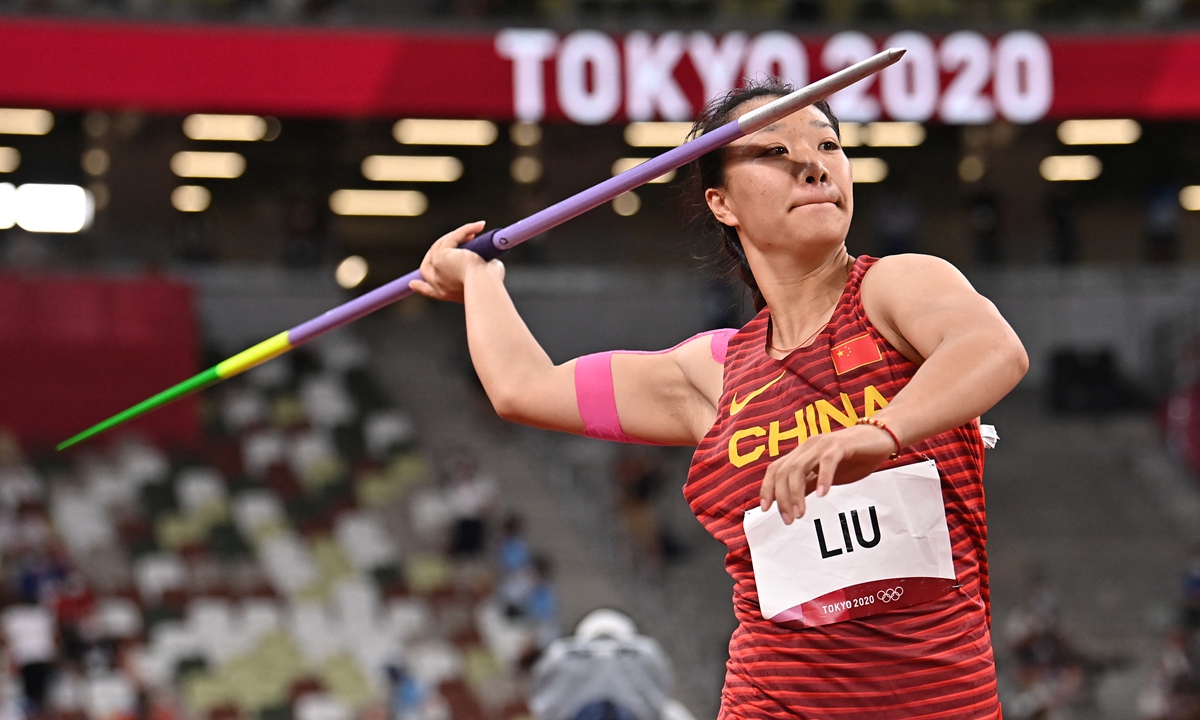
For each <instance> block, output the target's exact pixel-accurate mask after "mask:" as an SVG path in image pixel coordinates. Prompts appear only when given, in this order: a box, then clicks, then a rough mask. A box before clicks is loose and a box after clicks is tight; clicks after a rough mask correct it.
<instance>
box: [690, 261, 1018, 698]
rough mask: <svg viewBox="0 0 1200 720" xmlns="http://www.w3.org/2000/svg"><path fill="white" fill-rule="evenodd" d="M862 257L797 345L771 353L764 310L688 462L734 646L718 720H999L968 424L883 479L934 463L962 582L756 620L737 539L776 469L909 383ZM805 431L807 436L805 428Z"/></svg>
mask: <svg viewBox="0 0 1200 720" xmlns="http://www.w3.org/2000/svg"><path fill="white" fill-rule="evenodd" d="M875 261H876V260H875V259H874V258H868V257H861V258H859V259H858V260H857V261H856V262H855V263H854V268H853V270H852V271H851V273H850V277H849V279H848V280H847V282H846V289H845V291H844V292H843V293H842V296H841V299H840V300H839V301H838V304H837V308H836V309H835V310H834V313H833V317H832V318H831V320H830V321H829V324H828V325H827V326H826V327H825V328H824V329H823V330H822V331H821V333H820V334H819V335H818V336H817V338H816V339H815V340H814V341H813V342H812V344H810V345H809V346H807V347H804V348H801V349H798V350H796V351H794V352H792V353H791V354H790V355H788V356H787V357H786V358H785V359H783V360H775V359H774V358H772V357H770V356H769V355H768V354H767V352H766V347H767V338H768V335H767V333H768V331H769V321H770V313H769V311H768V310H763V311H762V312H760V313H759V314H758V315H757V316H756V317H755V318H754V319H753V320H751V321H750V322H749V323H748V324H747V325H746V326H745V327H744V328H742V329H741V331H739V332H738V333H737V334H736V335H733V336H732V337H730V338H729V346H728V351H727V354H726V357H725V364H724V367H725V375H724V387H723V389H722V393H721V400H720V402H719V404H718V406H717V421H716V422H715V423H714V424H713V426H712V429H711V430H709V432H708V434H707V435H706V436H705V437H704V440H703V441H701V443H700V445H699V447H697V449H696V454H695V457H694V458H693V460H692V466H691V470H690V472H689V473H688V480H687V484H686V485H685V486H684V495H685V496H686V498H687V500H688V503H689V504H690V505H691V507H692V510H693V511H694V512H695V513H696V517H697V518H698V519H699V520H700V522H701V524H703V525H704V527H705V528H706V529H707V530H708V531H709V532H710V533H711V534H712V535H713V537H715V538H716V539H718V540H720V541H721V542H723V543H724V544H725V546H726V547H727V548H728V554H727V556H726V560H725V567H726V570H727V571H728V572H729V574H730V575H731V576H732V577H733V579H734V591H733V605H734V614H735V615H736V616H737V619H738V622H739V626H738V628H737V630H736V631H735V632H734V635H733V638H732V640H731V641H730V644H729V663H728V666H727V673H726V676H725V689H724V691H723V693H722V699H721V720H733V719H734V718H784V717H787V718H794V717H801V718H897V719H900V718H904V719H908V718H945V719H954V720H958V719H962V720H966V719H967V718H972V719H974V718H994V717H998V716H999V712H1000V706H999V701H998V700H997V696H996V672H995V666H994V664H993V658H992V643H991V635H990V632H989V624H990V617H989V610H990V608H989V597H988V586H987V557H986V554H985V551H984V543H985V540H986V538H987V526H986V523H985V516H984V500H983V451H984V449H983V442H982V440H981V439H980V436H979V428H978V425H977V424H976V423H974V422H972V423H969V424H967V425H963V426H962V427H958V428H955V429H953V430H950V431H948V432H945V433H943V434H941V435H938V436H937V437H934V438H930V439H929V440H926V441H924V442H921V443H917V444H915V445H913V446H910V447H907V448H905V449H904V451H903V453H902V454H901V456H900V457H899V458H897V459H896V460H894V461H890V462H888V463H886V464H885V465H884V466H883V467H885V468H887V467H895V466H900V465H907V464H910V463H913V462H917V461H920V460H922V456H925V457H927V458H931V459H933V460H934V461H935V462H936V464H937V468H938V471H939V474H940V479H941V491H942V499H943V501H944V504H945V510H946V522H947V525H948V527H949V531H950V542H951V550H952V555H953V560H954V573H955V576H956V580H957V583H956V585H955V587H954V589H953V590H951V591H950V592H949V593H947V594H946V595H943V596H942V597H940V598H938V599H936V600H932V601H928V602H925V603H922V604H919V605H914V606H912V607H908V608H902V609H894V610H888V611H885V612H883V613H881V614H877V615H873V616H870V617H865V618H860V619H855V620H846V621H843V622H837V623H833V624H829V625H822V626H819V627H810V628H804V629H801V630H793V629H789V628H786V627H783V626H782V625H778V624H776V623H773V622H771V621H768V620H766V619H764V618H763V615H762V613H761V612H760V610H759V607H758V594H757V591H756V588H755V582H754V572H753V567H752V564H751V557H750V551H749V547H748V545H747V542H746V535H745V532H744V531H743V526H742V516H743V514H744V513H745V512H746V511H747V510H749V509H751V508H754V507H758V504H759V495H758V494H759V489H760V487H761V484H762V478H763V474H764V472H765V471H766V468H767V466H768V465H769V464H770V462H771V461H772V460H774V459H776V458H778V457H779V456H780V455H783V454H785V453H787V452H789V451H791V450H793V449H794V448H796V447H797V446H798V445H799V443H800V442H803V439H804V438H806V437H808V436H811V435H814V434H818V433H828V432H836V431H837V430H840V429H842V428H843V427H850V426H851V425H853V424H854V422H855V421H856V420H857V419H858V418H861V417H870V416H871V415H873V414H874V413H875V412H876V411H878V410H879V409H880V408H882V407H884V406H886V405H887V403H888V402H889V401H890V400H891V399H892V398H894V397H895V395H896V393H897V392H899V391H900V390H901V389H902V388H903V387H904V386H905V385H906V384H907V383H908V381H909V380H910V379H911V378H912V376H913V374H914V373H915V372H916V371H917V366H916V365H915V364H914V363H912V362H911V361H910V360H908V359H907V358H905V357H904V356H903V355H901V354H900V353H899V352H898V351H897V350H896V349H895V348H893V347H892V346H891V345H890V344H889V343H888V342H887V340H885V339H884V338H883V336H882V335H880V334H879V331H878V330H876V329H875V327H874V326H873V325H872V324H871V322H870V321H869V320H868V319H867V315H866V312H865V311H864V309H863V304H862V298H861V295H860V287H861V285H862V279H863V276H864V275H865V274H866V272H867V270H868V269H869V268H870V267H871V265H873V264H874V263H875ZM801 422H802V423H803V427H800V424H801Z"/></svg>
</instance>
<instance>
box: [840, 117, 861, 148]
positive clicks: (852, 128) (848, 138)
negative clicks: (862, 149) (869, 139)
mask: <svg viewBox="0 0 1200 720" xmlns="http://www.w3.org/2000/svg"><path fill="white" fill-rule="evenodd" d="M838 134H839V135H840V136H841V138H842V147H844V148H848V147H858V146H860V145H862V144H863V134H864V133H863V126H862V125H860V124H859V123H856V122H841V123H838Z"/></svg>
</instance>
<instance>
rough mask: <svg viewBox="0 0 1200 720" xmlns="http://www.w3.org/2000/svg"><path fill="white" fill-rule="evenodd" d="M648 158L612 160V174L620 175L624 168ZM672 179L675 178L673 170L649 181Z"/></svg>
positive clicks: (667, 181) (632, 166) (667, 180)
mask: <svg viewBox="0 0 1200 720" xmlns="http://www.w3.org/2000/svg"><path fill="white" fill-rule="evenodd" d="M649 159H650V158H619V159H618V160H617V161H616V162H614V163H613V164H612V174H613V175H620V174H621V173H623V172H625V171H626V170H632V169H633V168H635V167H637V166H638V165H641V164H642V163H644V162H646V161H647V160H649ZM674 179H675V171H674V170H672V171H670V172H668V173H665V174H663V175H659V176H658V177H656V178H654V179H653V180H651V181H650V182H652V183H669V182H671V181H672V180H674Z"/></svg>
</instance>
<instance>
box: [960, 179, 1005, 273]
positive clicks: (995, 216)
mask: <svg viewBox="0 0 1200 720" xmlns="http://www.w3.org/2000/svg"><path fill="white" fill-rule="evenodd" d="M967 221H968V223H969V224H970V226H971V235H972V236H973V237H974V240H975V253H976V255H977V256H978V257H979V262H981V263H982V264H984V265H999V264H1000V263H1001V262H1002V261H1003V260H1004V254H1003V252H1002V251H1001V247H1000V208H999V202H998V201H997V199H996V195H995V193H993V192H991V191H984V192H981V193H978V194H976V195H975V196H973V197H972V198H971V201H970V204H969V206H968V208H967Z"/></svg>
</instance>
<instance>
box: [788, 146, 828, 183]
mask: <svg viewBox="0 0 1200 720" xmlns="http://www.w3.org/2000/svg"><path fill="white" fill-rule="evenodd" d="M794 162H795V164H796V166H797V167H796V175H797V178H798V179H799V180H800V182H802V183H804V184H805V185H824V184H826V183H828V182H829V169H828V168H826V167H825V164H824V163H822V162H821V159H820V158H819V157H817V156H816V155H814V154H805V155H804V156H803V157H801V158H798V159H796V160H795V161H794Z"/></svg>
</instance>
